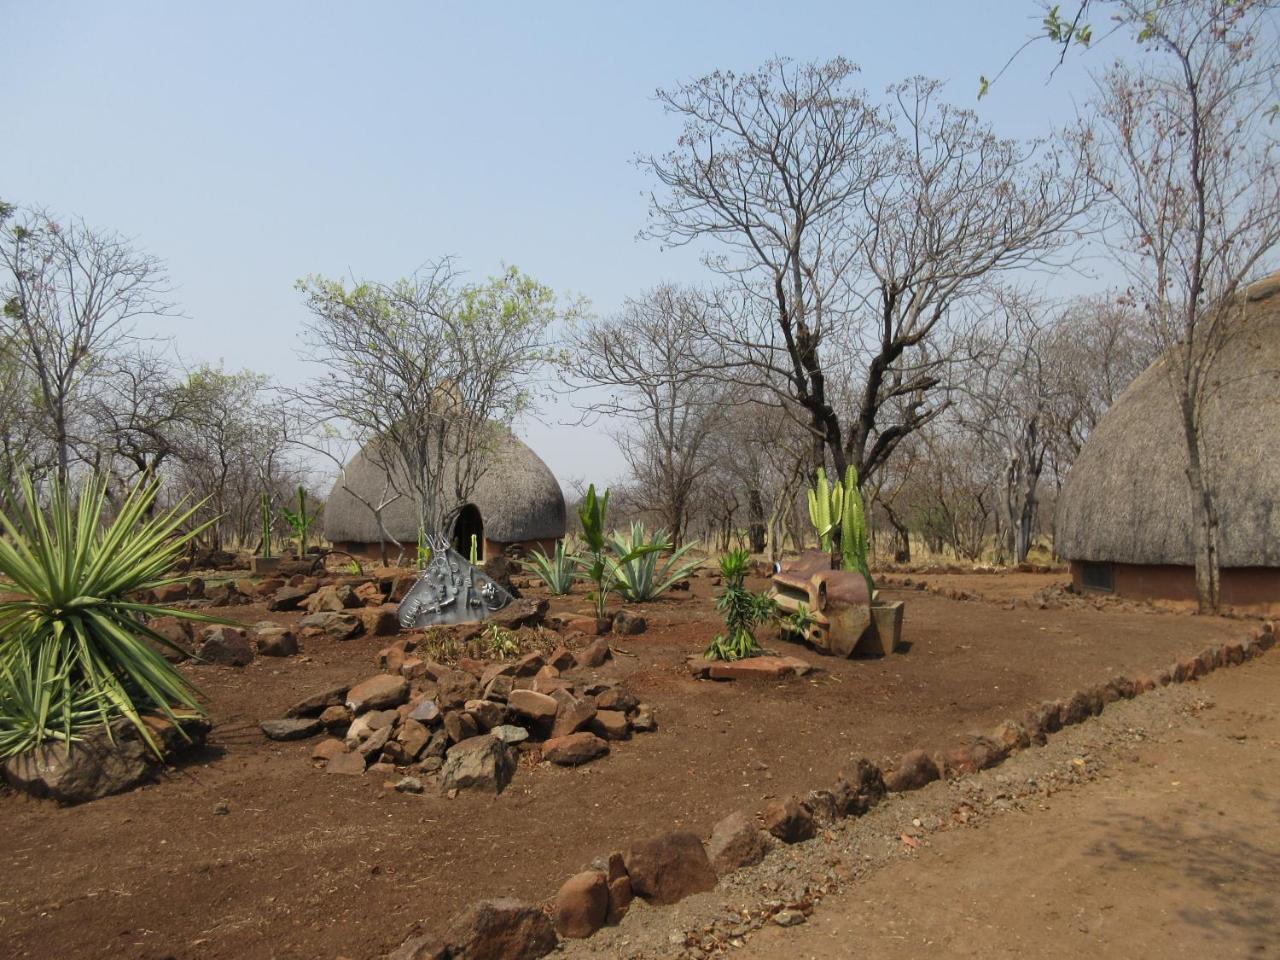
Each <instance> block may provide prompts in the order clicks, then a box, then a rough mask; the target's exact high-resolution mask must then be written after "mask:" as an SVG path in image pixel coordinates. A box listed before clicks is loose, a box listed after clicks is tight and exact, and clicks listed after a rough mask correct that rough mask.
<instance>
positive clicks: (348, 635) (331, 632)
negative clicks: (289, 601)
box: [298, 611, 364, 643]
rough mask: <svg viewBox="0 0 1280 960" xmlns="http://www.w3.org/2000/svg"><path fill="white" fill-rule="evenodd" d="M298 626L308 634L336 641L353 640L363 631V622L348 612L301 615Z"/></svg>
mask: <svg viewBox="0 0 1280 960" xmlns="http://www.w3.org/2000/svg"><path fill="white" fill-rule="evenodd" d="M298 626H300V627H301V628H302V629H303V630H304V631H306V632H307V633H308V634H312V635H318V636H323V637H325V638H327V639H329V640H334V641H336V642H338V643H341V642H342V641H344V640H353V639H355V638H356V637H358V636H360V634H361V633H363V632H364V624H363V623H362V622H361V620H360V618H359V617H357V616H355V615H354V614H350V613H333V612H329V611H322V612H320V613H313V614H311V615H310V616H306V617H303V618H302V620H301V621H299V623H298Z"/></svg>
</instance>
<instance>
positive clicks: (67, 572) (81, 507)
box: [0, 476, 222, 757]
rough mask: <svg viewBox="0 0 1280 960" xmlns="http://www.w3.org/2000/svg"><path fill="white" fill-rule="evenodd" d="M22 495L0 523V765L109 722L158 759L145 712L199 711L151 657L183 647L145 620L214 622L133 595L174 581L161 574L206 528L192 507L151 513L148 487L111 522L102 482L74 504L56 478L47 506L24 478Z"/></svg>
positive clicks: (168, 668)
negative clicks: (138, 738)
mask: <svg viewBox="0 0 1280 960" xmlns="http://www.w3.org/2000/svg"><path fill="white" fill-rule="evenodd" d="M20 491H21V495H20V496H10V497H8V498H6V502H5V508H4V512H3V514H0V529H2V530H3V536H2V537H0V595H2V596H4V597H5V599H3V600H0V757H6V756H12V755H14V754H16V753H21V752H22V751H24V750H27V749H30V748H32V747H37V746H39V745H41V744H42V743H44V742H46V741H49V740H54V741H62V742H67V741H71V740H75V739H77V737H78V735H79V734H80V732H82V731H83V730H84V729H85V728H87V727H89V726H96V725H98V724H109V723H110V722H111V721H112V720H114V719H116V718H117V717H125V718H127V719H128V720H129V722H131V723H132V724H133V725H134V726H135V727H137V729H138V731H139V733H140V734H141V735H142V737H143V739H144V741H145V742H146V743H147V744H148V745H149V746H150V747H151V749H152V750H154V751H156V752H157V753H159V750H160V748H159V746H158V745H157V744H156V742H155V740H154V738H153V736H152V734H151V732H150V731H149V730H148V729H147V727H146V725H145V724H144V723H143V722H142V714H143V713H144V712H147V711H152V710H154V711H158V712H159V713H161V714H163V715H165V716H167V717H168V718H170V719H171V720H176V719H177V714H176V713H175V710H176V709H181V708H186V709H187V710H190V711H194V712H197V713H202V712H203V710H202V708H201V706H200V703H199V698H198V693H197V691H196V689H195V688H194V687H193V686H192V685H191V683H190V682H189V681H188V680H187V679H186V678H185V677H184V676H183V675H182V674H181V673H179V672H178V671H177V670H176V669H175V668H174V666H173V665H172V664H171V663H169V662H168V661H167V660H166V659H165V658H164V657H163V656H162V655H161V653H160V652H159V651H160V650H161V649H163V648H165V647H168V648H171V649H175V650H179V649H180V648H179V647H177V646H176V645H175V644H174V643H173V642H172V641H170V640H168V639H167V638H165V637H164V636H162V635H161V634H159V633H158V632H156V631H155V630H153V629H152V628H151V627H149V626H148V625H147V623H148V621H149V620H150V619H152V618H154V617H161V616H173V617H180V618H184V619H187V620H195V621H200V622H205V623H219V622H222V621H219V620H218V619H217V618H214V617H209V616H205V615H203V614H198V613H195V612H193V611H190V610H178V609H169V608H166V607H162V606H158V605H155V604H150V603H144V602H142V601H141V600H139V599H138V597H140V596H143V595H145V594H147V593H148V592H150V591H152V590H155V589H157V588H159V587H163V586H166V585H168V584H170V583H174V582H176V581H175V579H174V578H172V577H171V576H170V573H169V571H171V570H172V569H173V567H174V564H175V562H176V561H177V560H178V559H179V557H180V556H181V555H182V553H183V551H184V549H185V548H186V546H187V545H188V544H189V543H190V542H191V541H192V540H193V539H195V538H196V537H198V536H199V535H200V534H201V533H203V532H204V531H205V530H206V529H208V527H209V526H210V525H211V524H212V523H213V522H214V521H213V520H210V521H208V522H206V523H203V524H193V525H191V526H188V525H189V524H191V521H192V518H193V517H194V515H195V513H196V511H197V510H198V509H199V508H200V506H201V505H197V506H196V507H193V508H190V509H184V508H182V507H175V508H172V509H169V510H166V511H162V512H157V513H155V514H151V513H150V511H151V508H152V505H153V504H154V502H155V498H156V493H157V491H158V485H157V483H156V482H155V481H154V480H146V479H144V480H142V481H140V482H139V483H138V484H137V485H136V486H135V487H134V488H133V489H132V490H130V491H129V493H128V494H127V495H126V496H125V498H124V501H123V503H121V504H120V507H119V510H118V511H116V512H115V515H114V517H113V518H112V517H111V512H112V511H111V508H110V506H109V505H108V501H107V480H106V478H105V477H94V478H92V479H91V480H90V481H89V482H88V483H87V484H86V485H85V487H84V488H83V489H82V490H81V491H80V495H79V502H78V503H73V497H72V494H71V492H70V491H69V490H68V489H67V486H66V485H65V483H63V482H61V481H55V482H54V483H53V485H52V488H51V490H50V494H49V502H48V506H47V507H44V506H42V505H41V503H40V499H39V497H38V495H37V493H36V491H35V488H34V485H33V484H32V482H31V480H30V478H29V477H26V476H24V477H22V478H21V480H20ZM108 518H110V519H108ZM182 652H186V651H182Z"/></svg>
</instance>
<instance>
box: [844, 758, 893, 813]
mask: <svg viewBox="0 0 1280 960" xmlns="http://www.w3.org/2000/svg"><path fill="white" fill-rule="evenodd" d="M886 789H887V788H886V787H885V783H884V775H883V774H882V773H881V772H880V768H879V767H877V766H876V765H875V764H874V763H872V762H871V761H870V760H867V759H866V758H865V757H863V758H859V759H858V760H857V761H856V762H855V763H854V765H853V767H852V768H851V769H849V770H846V771H844V772H843V773H841V774H840V779H839V780H838V781H837V782H836V786H835V789H834V790H832V791H831V792H832V795H833V796H834V797H835V803H836V814H837V815H838V816H841V817H860V816H862V815H863V814H865V813H866V812H867V811H868V810H870V809H871V808H872V807H874V806H875V805H876V804H878V803H879V802H880V801H881V800H883V799H884V797H885V790H886Z"/></svg>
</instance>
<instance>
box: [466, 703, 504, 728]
mask: <svg viewBox="0 0 1280 960" xmlns="http://www.w3.org/2000/svg"><path fill="white" fill-rule="evenodd" d="M463 709H464V710H466V712H467V713H469V714H471V717H472V719H474V720H475V722H476V726H477V727H479V728H480V730H481V732H483V733H488V732H489V731H490V730H492V729H493V728H494V727H500V726H502V725H503V724H504V723H506V722H507V705H506V704H505V703H498V702H497V701H496V700H468V701H467V702H466V703H465V704H464V705H463Z"/></svg>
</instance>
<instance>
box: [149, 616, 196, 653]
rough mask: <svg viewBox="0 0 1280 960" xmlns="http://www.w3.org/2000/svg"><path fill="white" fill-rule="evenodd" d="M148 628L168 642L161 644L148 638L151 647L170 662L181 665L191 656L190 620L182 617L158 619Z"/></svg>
mask: <svg viewBox="0 0 1280 960" xmlns="http://www.w3.org/2000/svg"><path fill="white" fill-rule="evenodd" d="M147 627H148V628H150V629H151V630H152V631H153V632H155V633H158V634H159V635H160V636H162V637H163V638H164V639H165V640H167V641H168V643H159V642H157V641H155V640H153V639H151V638H148V643H149V645H150V646H151V647H152V648H154V649H155V650H157V651H158V652H159V653H160V655H161V656H162V657H164V658H165V659H166V660H168V661H169V662H171V663H180V662H181V661H183V660H186V659H187V658H189V657H190V656H191V621H190V620H184V619H183V618H181V617H156V618H155V619H154V620H152V621H150V622H149V623H148V624H147ZM175 648H176V649H175Z"/></svg>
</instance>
